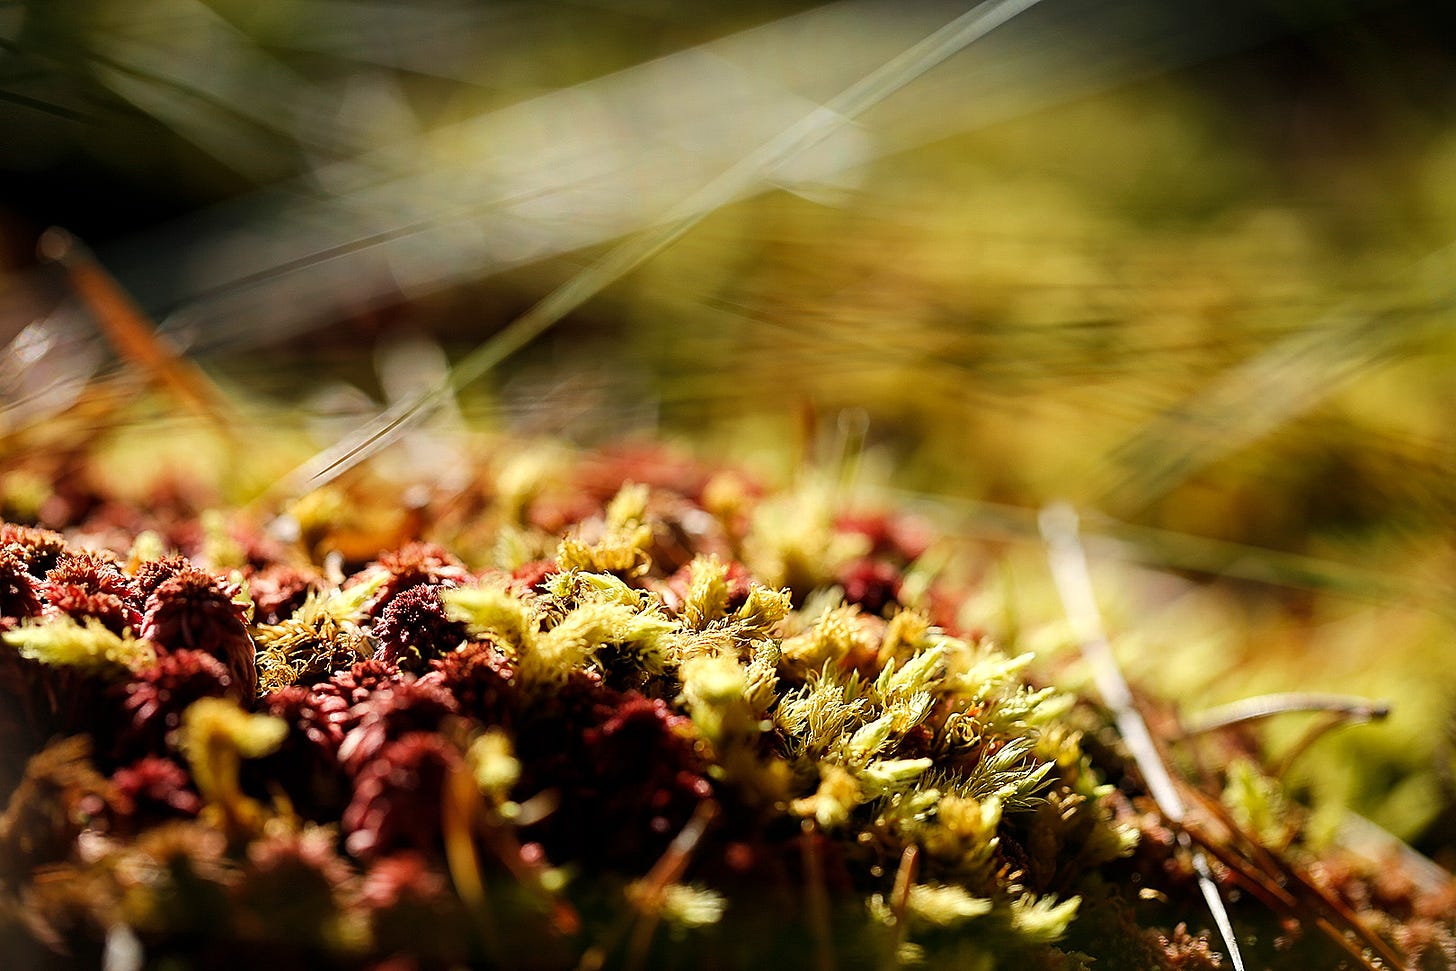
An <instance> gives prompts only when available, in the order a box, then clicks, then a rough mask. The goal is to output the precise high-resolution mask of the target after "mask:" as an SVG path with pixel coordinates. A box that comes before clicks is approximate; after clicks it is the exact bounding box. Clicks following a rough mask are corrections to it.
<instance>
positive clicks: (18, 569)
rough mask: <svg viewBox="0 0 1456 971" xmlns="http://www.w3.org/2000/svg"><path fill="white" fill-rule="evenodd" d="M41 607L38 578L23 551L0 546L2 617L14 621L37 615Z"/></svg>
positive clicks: (0, 609) (0, 612) (0, 605)
mask: <svg viewBox="0 0 1456 971" xmlns="http://www.w3.org/2000/svg"><path fill="white" fill-rule="evenodd" d="M41 607H42V604H41V599H40V593H39V591H38V590H37V583H36V578H35V577H34V576H32V575H31V572H30V568H29V566H28V565H27V563H26V561H25V557H24V556H23V554H22V553H21V551H19V550H16V549H14V548H12V547H4V548H0V617H3V618H5V619H6V620H9V621H12V622H13V621H17V620H20V619H23V618H26V617H35V616H37V615H38V614H39V613H40V612H41ZM11 626H14V624H13V623H12V624H11Z"/></svg>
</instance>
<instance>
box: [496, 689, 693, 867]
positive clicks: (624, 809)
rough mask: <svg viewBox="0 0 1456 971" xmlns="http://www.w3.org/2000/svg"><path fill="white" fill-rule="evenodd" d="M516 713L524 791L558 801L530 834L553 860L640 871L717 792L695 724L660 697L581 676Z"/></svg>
mask: <svg viewBox="0 0 1456 971" xmlns="http://www.w3.org/2000/svg"><path fill="white" fill-rule="evenodd" d="M519 717H520V718H521V723H520V725H519V728H518V729H517V731H516V733H515V735H516V744H517V756H518V758H520V760H521V764H522V766H523V769H524V772H523V776H522V779H521V782H520V784H519V786H518V790H519V791H521V792H523V793H530V792H534V791H540V790H545V789H550V790H553V791H555V792H556V793H557V795H558V796H559V799H560V802H559V805H558V807H557V809H556V811H555V812H553V813H552V814H551V815H550V816H548V817H547V818H546V819H545V820H543V821H542V822H541V823H540V824H538V825H537V826H536V827H532V828H531V829H530V831H529V835H530V838H532V839H535V840H538V841H539V842H541V843H542V844H544V845H545V847H546V849H547V851H548V853H549V855H550V856H551V858H552V859H585V860H594V861H599V862H604V863H607V864H609V865H613V866H622V867H626V868H639V869H640V868H642V867H643V866H645V865H647V864H650V862H651V861H653V860H655V859H657V857H658V856H659V855H660V854H661V852H662V851H663V850H664V849H665V848H666V847H667V844H668V842H669V841H670V840H671V838H672V836H673V835H675V834H676V833H677V832H678V831H679V830H680V829H681V828H682V826H683V825H684V824H685V823H686V822H687V820H688V818H689V817H690V816H691V815H692V813H693V811H694V810H695V809H696V808H697V805H698V803H699V802H701V801H702V800H703V799H706V798H708V797H709V796H710V795H711V794H712V787H711V785H710V784H709V782H708V780H707V778H706V775H705V774H704V773H705V769H704V765H703V762H702V759H701V756H700V755H699V753H698V751H697V748H696V745H695V742H694V739H693V735H692V729H691V723H690V722H689V720H688V719H686V718H684V717H682V716H679V715H674V714H672V712H671V710H670V709H669V708H668V706H667V704H666V702H664V701H662V700H660V699H649V698H646V697H643V696H642V695H640V694H638V693H636V692H632V691H629V692H617V691H614V690H612V689H610V688H606V687H604V686H603V685H602V684H601V683H600V682H599V681H597V680H596V679H594V678H592V677H590V676H588V675H584V674H579V675H574V676H573V677H572V678H571V680H570V681H568V682H567V684H566V685H565V686H564V687H562V688H561V689H560V690H559V691H558V692H557V694H556V695H555V696H554V697H552V698H551V699H550V700H549V701H547V702H545V703H543V704H538V705H533V706H532V707H531V708H530V709H528V710H526V711H523V712H520V713H519ZM601 833H611V834H612V838H611V839H602V838H600V835H599V834H601Z"/></svg>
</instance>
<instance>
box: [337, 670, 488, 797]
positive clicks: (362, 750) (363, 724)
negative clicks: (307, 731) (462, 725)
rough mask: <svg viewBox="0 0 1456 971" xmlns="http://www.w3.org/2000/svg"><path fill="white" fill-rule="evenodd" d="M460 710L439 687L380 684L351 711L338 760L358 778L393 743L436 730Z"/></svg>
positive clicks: (410, 682) (412, 682) (407, 682)
mask: <svg viewBox="0 0 1456 971" xmlns="http://www.w3.org/2000/svg"><path fill="white" fill-rule="evenodd" d="M457 711H459V706H458V705H457V704H456V702H455V699H454V698H453V697H452V696H451V695H450V692H449V691H447V690H445V689H444V688H442V687H441V686H439V685H438V684H434V683H432V682H428V681H419V680H400V681H393V682H389V683H388V684H385V685H381V686H380V687H379V688H378V689H376V690H375V691H373V692H371V693H370V694H369V696H368V697H367V698H365V699H364V700H363V701H361V702H359V703H358V704H356V705H354V706H353V707H352V708H351V709H350V710H349V715H348V717H349V719H350V721H351V722H352V726H351V727H350V728H349V729H348V732H347V734H345V736H344V741H343V743H342V744H340V746H339V761H340V763H341V764H342V765H343V766H344V768H345V770H346V771H348V772H349V773H350V774H351V775H357V774H358V773H360V772H362V771H363V770H364V768H365V767H366V766H367V765H368V764H369V762H371V761H372V760H373V759H374V758H375V757H377V756H378V754H379V753H380V752H381V751H382V750H383V749H384V747H385V746H386V745H388V744H389V743H390V742H392V741H393V740H395V739H398V738H400V737H402V736H404V735H405V734H407V733H411V732H431V731H434V730H436V729H438V728H439V727H440V721H441V720H442V719H443V718H445V716H447V715H453V714H455V713H456V712H457Z"/></svg>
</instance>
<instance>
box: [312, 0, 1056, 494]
mask: <svg viewBox="0 0 1456 971" xmlns="http://www.w3.org/2000/svg"><path fill="white" fill-rule="evenodd" d="M1039 2H1040V0H986V2H984V3H980V4H977V5H976V6H975V7H973V8H972V9H970V10H968V11H966V12H965V13H963V14H961V15H960V16H959V17H956V18H955V19H954V20H952V21H950V22H949V23H947V24H945V25H944V26H943V27H941V28H940V29H938V30H936V31H934V32H932V33H931V34H930V35H928V36H927V37H925V38H924V39H923V40H921V41H920V42H919V43H916V44H913V45H912V46H910V47H909V48H907V49H906V50H904V51H902V52H901V53H900V54H898V55H896V56H895V57H893V58H891V59H890V60H888V61H886V62H885V63H884V64H883V65H881V66H880V67H879V68H878V69H876V70H874V71H872V72H870V73H869V74H867V75H866V76H864V77H863V78H861V79H860V80H859V81H857V82H856V83H854V84H852V85H850V86H849V87H848V88H845V89H844V90H843V91H842V92H840V93H839V94H838V95H837V96H835V97H834V98H831V99H830V100H829V101H828V102H826V103H824V104H823V105H820V106H819V107H818V108H816V109H814V110H813V111H811V112H809V113H808V114H807V115H805V116H804V117H802V118H801V119H799V121H797V122H796V123H794V124H793V125H790V126H789V127H788V128H785V129H784V130H783V131H781V132H779V134H778V135H776V136H775V137H773V138H771V139H769V140H768V141H766V142H764V143H763V144H762V145H760V146H758V147H757V148H756V149H754V150H753V151H751V152H749V153H748V154H747V155H745V156H743V157H742V158H740V159H739V160H738V162H736V163H735V164H734V165H732V166H730V167H729V168H728V169H727V171H725V172H723V173H722V174H721V175H719V176H718V177H717V178H715V179H713V180H712V181H710V182H709V183H708V184H707V185H705V186H703V188H702V189H700V190H698V191H697V192H695V193H693V194H692V195H691V196H689V197H688V198H687V199H685V200H683V202H682V203H680V204H679V205H678V206H677V207H676V208H675V209H674V211H673V212H671V213H668V214H666V218H665V219H664V220H663V221H662V222H661V223H659V224H658V225H657V226H655V227H654V228H652V229H648V230H647V231H645V232H642V233H639V234H637V235H635V236H629V237H627V238H626V239H624V240H622V241H621V242H620V243H618V244H617V245H616V246H615V247H613V248H612V249H611V250H609V251H608V252H607V253H606V255H605V256H603V257H602V258H601V259H599V260H597V261H596V262H594V263H592V264H591V265H589V266H587V267H586V268H585V269H583V270H582V271H581V272H580V273H578V274H576V275H575V276H573V277H572V278H571V279H569V280H567V281H566V282H565V283H563V284H562V285H561V286H559V287H557V288H556V289H555V290H553V291H551V292H550V293H549V294H547V295H546V296H545V297H544V298H542V300H541V301H540V302H539V303H537V304H536V305H535V306H533V307H532V308H531V309H530V310H528V311H526V312H525V313H524V314H523V315H521V316H520V317H518V318H516V320H514V321H513V322H512V323H511V324H510V325H509V326H507V327H506V328H505V329H504V330H502V331H501V332H500V333H498V334H496V335H495V336H494V337H492V338H491V339H490V340H488V341H486V342H485V343H484V344H482V345H481V346H480V347H478V348H477V349H476V350H475V351H473V352H472V353H470V354H469V355H467V356H466V357H465V358H464V359H462V360H461V361H460V362H459V363H458V364H457V365H456V366H455V368H454V369H453V371H452V373H451V375H450V377H449V379H447V381H446V382H445V383H444V384H443V385H441V386H440V387H437V388H435V389H432V390H430V391H427V392H425V393H423V394H421V395H419V396H417V397H416V398H414V399H412V400H410V401H406V402H402V403H401V405H400V406H399V407H398V408H395V409H391V410H390V411H389V412H387V413H386V414H385V415H383V416H381V417H380V418H379V419H377V420H376V421H374V422H371V423H369V424H368V425H366V426H365V427H364V428H362V429H360V431H359V432H358V433H356V434H355V435H352V436H350V437H349V438H348V439H346V440H345V441H343V442H340V443H338V444H337V445H335V446H333V447H332V448H330V449H328V450H326V451H325V452H323V453H321V454H320V455H319V456H317V457H316V458H315V459H313V460H311V461H309V462H306V463H305V464H304V465H302V466H300V467H299V468H298V470H296V471H295V472H294V473H293V474H292V475H290V476H289V477H288V478H287V479H285V480H284V486H285V490H284V491H285V492H288V493H290V494H294V493H297V492H300V491H308V490H312V489H316V488H318V487H320V486H322V485H325V484H327V483H328V482H331V481H332V480H333V479H335V478H337V477H338V476H339V475H342V474H343V473H344V472H346V471H348V470H349V469H351V468H353V467H354V466H355V465H358V464H359V463H360V462H363V461H365V460H366V459H368V458H369V457H370V456H372V455H374V454H375V453H377V452H379V451H380V450H381V449H383V448H386V447H387V446H389V445H390V444H392V443H393V442H394V441H396V440H397V439H398V438H399V436H400V435H402V434H403V433H404V432H405V431H407V430H408V429H409V427H410V426H411V425H413V424H414V423H415V422H416V421H418V420H419V419H421V418H423V417H424V416H426V415H427V414H429V412H430V411H432V410H433V408H434V407H435V406H436V405H438V404H439V402H441V401H443V400H445V398H447V397H448V396H449V395H450V394H452V393H453V392H455V391H458V390H459V389H460V388H462V387H465V386H466V385H468V384H470V383H472V382H473V381H475V380H476V379H478V378H480V377H482V376H483V375H485V374H487V373H489V372H490V371H491V369H493V368H494V367H495V366H496V365H497V364H499V363H500V362H501V361H503V360H505V358H507V357H509V356H510V355H512V354H514V353H515V352H516V351H517V350H519V349H520V348H522V347H524V346H525V345H527V344H529V343H530V342H531V341H533V340H535V339H536V338H537V337H538V336H540V335H541V334H542V333H544V332H545V331H547V330H548V329H550V328H551V327H552V326H553V325H555V324H556V323H557V322H558V321H560V320H561V319H562V318H563V317H565V316H566V315H567V314H569V313H571V312H572V311H573V310H575V309H577V308H578V307H580V306H581V305H582V304H584V303H586V302H587V301H588V300H590V299H591V298H592V297H594V296H596V295H597V294H598V293H600V292H601V291H602V290H604V289H605V288H606V287H607V286H609V285H611V284H612V283H614V282H616V281H617V280H619V279H621V278H622V277H623V276H625V275H626V274H627V273H630V272H631V271H632V270H633V269H635V268H637V267H638V266H640V265H641V264H643V263H645V262H647V261H648V260H650V259H652V258H653V257H654V256H656V255H657V254H658V253H660V252H662V251H663V250H664V249H666V248H668V247H669V246H671V245H672V244H673V243H675V242H677V241H678V240H679V239H681V238H682V237H683V236H684V235H686V234H687V233H688V232H689V231H691V230H692V229H693V227H695V226H697V225H698V223H700V222H702V221H703V220H704V219H706V218H707V217H708V216H709V215H711V214H712V213H714V212H716V211H718V210H719V209H720V208H722V207H723V206H725V205H727V204H728V203H730V202H732V201H733V200H734V199H736V198H737V197H738V196H739V195H740V194H741V193H742V192H744V191H745V190H746V189H748V188H750V187H752V186H754V185H757V184H758V183H760V182H762V181H764V180H765V179H768V178H771V177H772V175H773V172H774V171H775V170H776V169H777V168H778V167H780V166H781V165H783V164H784V163H785V162H787V161H789V160H790V159H792V158H794V157H795V156H796V155H798V154H799V153H800V152H802V151H803V150H805V149H807V148H809V147H811V146H813V145H815V144H817V143H819V142H821V141H822V140H824V139H825V138H826V137H828V136H829V135H831V134H833V133H834V132H836V131H838V130H839V129H841V128H843V127H844V126H845V125H847V124H849V123H850V122H851V121H853V120H854V119H855V118H856V117H857V116H859V115H860V114H862V113H863V112H864V111H866V110H867V109H869V108H870V107H872V106H874V105H875V104H878V103H879V102H881V101H883V100H884V99H885V98H887V97H889V96H890V95H892V94H894V93H895V92H896V91H899V90H900V89H901V88H903V87H905V85H907V84H909V83H910V82H912V81H914V80H915V79H916V78H918V77H920V76H921V75H922V74H924V73H925V72H927V71H929V70H930V69H931V68H933V67H935V66H936V65H938V64H940V63H942V62H943V61H945V60H946V59H948V58H950V57H952V56H953V55H955V54H957V53H959V52H960V51H961V50H963V49H964V48H966V47H968V46H969V45H970V44H972V43H974V42H975V41H977V40H979V39H980V38H982V37H984V36H986V35H987V34H989V33H990V32H991V31H993V30H995V29H996V28H997V27H1000V26H1001V25H1002V24H1005V23H1006V22H1008V21H1010V20H1011V19H1013V18H1014V17H1016V16H1017V15H1018V14H1020V13H1023V12H1024V11H1026V10H1029V9H1031V8H1032V7H1034V6H1036V4H1037V3H1039Z"/></svg>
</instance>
